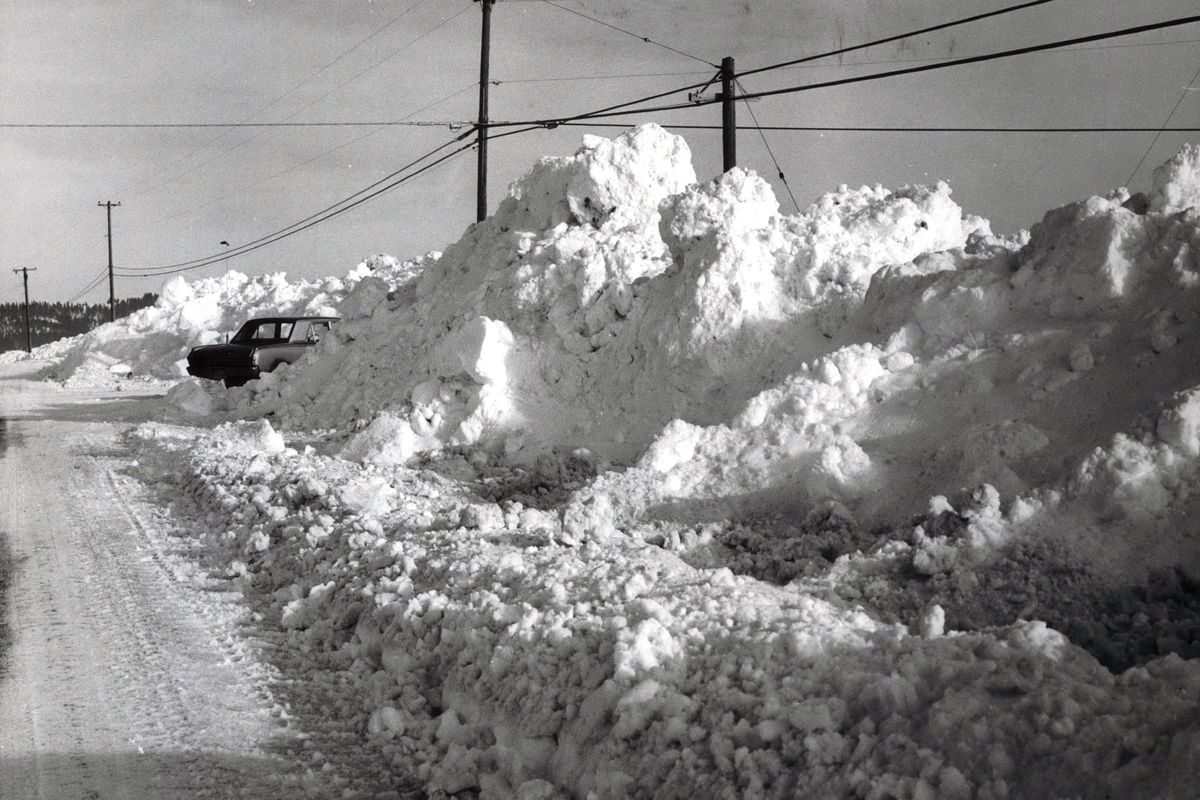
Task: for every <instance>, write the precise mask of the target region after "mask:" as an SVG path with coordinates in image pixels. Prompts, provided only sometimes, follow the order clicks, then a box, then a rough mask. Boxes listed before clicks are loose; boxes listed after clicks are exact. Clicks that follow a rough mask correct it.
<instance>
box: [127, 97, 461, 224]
mask: <svg viewBox="0 0 1200 800" xmlns="http://www.w3.org/2000/svg"><path fill="white" fill-rule="evenodd" d="M474 88H475V84H474V83H471V84H468V85H467V86H465V87H463V88H462V89H459V90H458V91H456V92H454V93H452V94H448V95H446V96H445V97H442V98H440V99H438V100H434V101H433V102H432V103H427V104H425V105H424V106H422V107H420V108H418V109H417V110H416V111H413V112H412V114H410V115H409V116H415V115H416V114H420V113H421V112H422V111H426V110H428V109H430V108H433V107H434V106H436V105H439V104H441V103H444V102H446V101H448V100H453V99H454V98H455V97H458V96H459V95H461V94H463V93H464V92H466V91H469V90H471V89H474ZM382 130H384V127H382V126H381V127H376V128H375V129H374V130H371V131H368V132H367V133H364V134H361V135H359V136H355V137H354V138H353V139H351V140H349V141H347V142H342V143H341V144H339V145H337V146H336V147H331V148H329V149H328V150H325V151H324V152H321V153H318V154H317V155H315V156H313V157H312V158H309V159H306V160H305V161H301V162H300V163H298V164H293V165H292V166H290V167H287V168H286V169H282V170H280V171H279V172H276V173H274V174H273V175H268V176H267V177H265V178H263V179H262V180H259V181H255V182H254V183H249V184H246V185H244V186H240V187H238V188H237V189H234V190H233V191H231V192H228V193H227V194H224V195H221V196H220V197H217V198H215V199H213V200H209V201H208V202H206V203H201V204H200V205H197V206H191V207H189V208H185V209H183V210H182V211H178V212H176V213H174V214H169V215H167V216H163V217H158V218H157V219H153V220H151V221H150V222H148V223H146V224H147V225H154V224H157V223H159V222H166V221H167V220H172V219H177V218H179V217H182V216H183V215H185V214H191V213H194V212H196V211H199V210H200V209H202V208H208V207H209V206H212V205H215V204H216V203H220V202H221V201H223V200H228V199H229V198H230V197H233V196H235V195H238V194H241V193H242V192H245V191H248V190H250V189H254V188H257V187H259V186H262V185H263V184H265V183H269V182H270V181H273V180H275V179H276V178H279V177H282V176H284V175H287V174H288V173H290V172H295V171H296V170H298V169H300V168H302V167H306V166H308V165H309V164H311V163H313V162H314V161H318V160H319V159H322V158H324V157H325V156H327V155H329V154H331V153H336V152H337V151H338V150H341V149H343V148H345V147H349V146H350V145H352V144H355V143H357V142H361V141H362V140H364V139H367V138H370V137H371V136H374V135H375V134H377V133H379V132H380V131H382Z"/></svg>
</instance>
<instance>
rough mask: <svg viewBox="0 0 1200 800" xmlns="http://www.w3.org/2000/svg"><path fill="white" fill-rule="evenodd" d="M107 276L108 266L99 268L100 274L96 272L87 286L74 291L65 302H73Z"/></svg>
mask: <svg viewBox="0 0 1200 800" xmlns="http://www.w3.org/2000/svg"><path fill="white" fill-rule="evenodd" d="M107 276H108V267H105V268H104V269H102V270H100V274H98V275H97V276H96V277H95V278H93V279H92V280H91V282H90V283H88V285H87V286H85V287H84V288H83V289H81V290H80V291H78V292H76V293H75V295H74V296H73V297H72V298H71V299H70V300H68V301H67V303H68V304H70V303H74V302H75V301H76V300H78V299H79V298H81V297H83V296H84V295H85V294H87V293H88V292H90V291H91V290H92V289H95V288H96V287H97V286H99V285H100V284H101V283H102V282H103V281H104V279H105V278H106V277H107Z"/></svg>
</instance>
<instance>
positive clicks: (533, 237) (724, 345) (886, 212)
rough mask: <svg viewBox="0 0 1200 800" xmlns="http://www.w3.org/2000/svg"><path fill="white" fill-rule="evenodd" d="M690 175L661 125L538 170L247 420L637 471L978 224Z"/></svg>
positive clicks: (884, 201)
mask: <svg viewBox="0 0 1200 800" xmlns="http://www.w3.org/2000/svg"><path fill="white" fill-rule="evenodd" d="M694 181H695V175H694V173H693V171H692V168H691V165H690V157H689V153H688V150H687V147H686V145H685V144H684V143H683V140H682V139H680V138H678V137H675V136H672V135H669V134H667V133H666V132H665V131H663V130H662V129H660V128H658V127H657V126H654V125H645V126H642V127H640V128H637V129H635V130H633V131H631V132H629V133H627V134H625V135H623V136H621V137H618V138H617V139H615V140H612V141H609V140H603V139H599V138H595V137H588V138H586V139H585V141H584V145H583V147H582V148H581V149H580V151H579V152H578V153H577V154H576V155H575V156H573V157H571V158H554V159H544V160H543V161H542V162H540V163H539V164H538V165H537V166H536V167H535V168H534V169H533V170H532V171H531V172H530V173H529V174H528V175H526V176H525V177H524V178H523V179H522V180H520V181H518V182H517V183H516V184H515V185H514V186H513V187H512V189H511V192H510V196H509V197H508V198H507V199H505V200H504V201H503V202H502V203H501V205H500V207H499V209H498V211H497V213H496V214H495V216H493V217H490V218H489V219H487V220H486V221H484V222H482V223H480V224H478V225H476V226H473V227H472V228H471V229H470V230H469V231H468V232H467V234H466V235H465V236H464V237H463V238H462V240H460V241H459V242H457V243H456V244H454V245H452V246H451V247H449V248H448V249H447V250H446V252H445V254H444V256H443V257H442V258H441V259H440V260H439V261H438V262H437V263H435V264H430V265H429V266H428V267H427V268H426V269H425V271H424V272H423V273H422V274H421V277H420V279H419V281H418V282H417V283H416V286H415V292H414V294H413V296H412V297H411V299H410V301H409V302H407V303H405V302H397V303H394V304H393V305H392V307H391V309H390V310H389V312H387V313H379V314H375V315H374V316H372V317H371V318H369V319H367V320H364V321H363V322H362V323H361V324H360V325H358V326H351V327H350V328H348V329H343V330H344V331H348V333H349V335H350V336H352V337H353V338H354V340H355V341H354V345H353V346H352V347H344V348H338V349H339V352H338V358H337V359H336V360H333V359H330V360H328V361H327V362H326V367H325V368H324V369H322V368H317V369H309V370H305V371H304V372H302V373H300V372H292V373H291V374H289V376H288V379H287V380H285V381H282V382H278V383H276V382H271V383H270V384H268V385H267V386H265V387H264V386H259V387H255V388H257V389H259V391H258V392H257V393H256V394H251V395H250V396H248V397H246V398H245V399H244V400H243V402H242V405H241V413H242V414H254V413H259V414H261V413H266V412H267V411H271V412H273V413H276V414H278V415H279V417H280V418H281V419H283V420H285V421H286V424H288V425H292V426H300V427H304V426H308V427H325V426H328V425H335V426H344V425H347V424H358V425H360V426H361V425H367V424H371V427H370V428H368V430H367V432H366V433H365V434H364V435H365V436H366V437H368V438H369V440H370V441H369V443H354V444H352V445H351V447H350V450H349V452H350V453H352V454H354V455H355V456H356V457H359V458H365V459H367V460H370V459H371V458H372V457H373V455H372V454H373V453H375V452H377V451H378V452H386V453H387V455H386V456H384V457H385V458H387V459H389V460H391V459H394V458H396V457H398V456H411V455H413V454H414V453H418V452H421V451H427V450H436V449H438V448H440V447H442V446H444V445H447V444H450V445H482V446H486V447H489V448H492V449H495V450H505V451H506V452H507V453H508V454H509V455H510V456H511V457H520V456H523V457H524V458H525V459H526V460H527V461H530V462H532V461H533V460H534V459H535V458H536V456H537V455H539V454H542V453H544V452H546V451H548V450H553V449H559V450H567V451H569V450H572V449H575V448H578V447H586V448H588V449H589V450H591V451H592V452H594V453H596V454H598V455H600V456H602V457H605V458H616V459H630V458H633V457H634V456H636V455H637V454H639V453H640V452H641V451H642V450H643V449H644V447H645V446H646V444H647V443H648V442H649V441H650V440H651V439H652V438H653V437H654V436H655V435H656V434H657V433H658V431H659V430H660V429H661V428H662V426H663V425H664V424H666V423H667V422H669V421H670V420H671V419H675V418H680V419H685V420H688V421H690V422H694V423H699V424H711V423H715V422H720V421H724V420H726V419H728V418H729V417H730V416H731V415H732V414H733V413H735V412H736V411H737V410H738V409H739V408H741V406H742V405H744V404H745V402H746V401H747V400H748V399H749V398H751V397H752V396H753V395H754V394H755V393H757V392H758V391H761V390H763V389H765V388H767V387H769V386H771V385H773V384H774V383H776V382H777V381H778V380H779V379H780V378H781V377H782V376H784V375H787V374H789V373H791V372H793V371H795V370H796V369H798V368H800V367H801V365H802V364H804V363H805V362H806V361H808V360H810V359H812V358H815V357H818V356H820V355H823V354H825V353H827V352H829V351H831V350H833V349H834V348H835V346H836V345H835V343H834V341H832V339H831V337H836V336H837V335H838V334H839V333H840V332H841V330H842V328H843V327H844V325H845V322H846V315H847V313H848V311H849V309H851V308H853V307H854V306H855V305H856V304H857V302H858V301H860V300H861V297H862V294H863V292H865V290H866V288H867V286H868V284H869V281H870V278H871V275H872V273H873V272H874V271H875V270H877V269H879V268H880V267H881V266H884V265H887V264H892V263H903V262H906V261H909V260H911V259H913V258H916V257H917V256H919V255H922V254H924V253H928V252H935V251H941V250H945V249H947V248H952V247H957V246H960V245H962V244H963V243H964V242H965V240H966V238H967V236H968V234H970V233H971V232H973V231H975V230H976V229H977V228H984V229H985V230H986V224H985V223H983V222H982V221H980V220H969V221H964V220H963V219H962V215H961V212H960V210H959V209H958V207H957V206H956V205H955V204H954V203H953V202H952V201H951V200H950V196H949V195H950V190H949V188H948V187H946V186H945V185H944V184H941V185H938V186H937V187H934V188H932V189H927V188H923V187H913V188H909V189H905V190H902V191H896V192H892V191H887V190H884V189H882V188H879V187H876V188H874V189H871V188H863V189H859V190H849V189H843V190H841V191H839V192H837V193H835V194H833V195H829V196H827V197H825V198H822V200H821V201H819V202H818V203H817V204H816V205H814V206H813V208H811V209H810V210H809V211H808V212H806V213H805V214H803V215H799V216H795V217H784V216H780V215H779V214H778V205H777V203H776V200H775V198H774V196H773V194H772V192H771V189H770V187H769V186H768V185H767V183H766V182H765V181H763V180H762V179H761V178H759V177H758V176H756V175H754V174H753V173H750V172H747V171H745V170H734V171H732V172H730V173H728V174H726V175H724V176H722V177H721V178H719V179H717V180H716V181H712V182H710V183H707V184H703V185H697V184H695V182H694ZM344 335H345V334H344ZM331 346H335V347H336V346H337V345H336V344H331ZM335 365H336V366H335ZM335 369H336V371H337V376H338V378H337V379H336V380H335V379H334V377H333V371H334V370H335ZM253 391H254V390H253V389H252V390H251V392H253ZM380 426H382V427H383V428H385V429H386V431H387V434H386V437H383V435H382V434H381V432H380V430H379V429H378V428H379V427H380ZM381 438H387V439H389V440H390V441H392V442H403V443H404V444H403V446H402V447H401V448H400V449H399V450H397V449H396V448H394V447H385V446H383V445H382V443H381V441H380V440H381Z"/></svg>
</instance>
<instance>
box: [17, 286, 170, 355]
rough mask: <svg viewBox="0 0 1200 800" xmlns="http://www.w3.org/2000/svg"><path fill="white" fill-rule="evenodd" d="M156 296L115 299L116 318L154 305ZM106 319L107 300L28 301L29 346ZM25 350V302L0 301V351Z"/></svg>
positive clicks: (76, 333)
mask: <svg viewBox="0 0 1200 800" xmlns="http://www.w3.org/2000/svg"><path fill="white" fill-rule="evenodd" d="M157 301H158V295H157V294H154V293H152V292H147V293H146V294H144V295H142V296H141V297H127V298H124V299H119V300H117V302H116V312H117V318H118V319H120V318H121V317H125V316H128V315H130V314H132V313H133V312H135V311H137V310H138V309H142V308H146V307H147V306H152V305H154V303H155V302H157ZM106 322H108V303H63V302H56V303H44V302H32V303H30V304H29V331H30V336H31V338H32V339H33V346H34V347H37V346H38V345H43V344H47V343H49V342H53V341H56V340H58V339H64V338H66V337H68V336H77V335H79V334H81V333H87V332H88V331H90V330H91V329H92V328H95V327H97V326H99V325H103V324H104V323H106ZM24 349H25V304H24V303H0V352H4V351H6V350H24Z"/></svg>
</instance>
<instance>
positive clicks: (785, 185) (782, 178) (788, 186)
mask: <svg viewBox="0 0 1200 800" xmlns="http://www.w3.org/2000/svg"><path fill="white" fill-rule="evenodd" d="M733 82H734V84H735V85H736V86H737V87H738V91H739V92H741V91H743V89H742V82H741V81H739V80H737V79H736V78H734V81H733ZM745 106H746V110H747V111H749V112H750V119H751V120H752V121H753V122H754V127H755V129H757V130H758V135H759V137H760V138H762V143H763V147H765V148H766V149H767V155H768V156H770V157H771V163H772V164H774V165H775V172H776V174H778V175H779V180H780V181H781V182H782V183H783V188H784V189H787V193H788V197H790V198H792V205H793V206H795V207H796V210H797V211H799V210H800V204H799V203H797V202H796V195H794V194H792V187H791V184H789V183H788V180H787V177H786V176H785V175H784V174H783V168H782V167H781V166H779V159H777V158H775V152H774V151H773V150H772V149H771V143H770V142H768V141H767V135H766V133H764V132H763V129H762V126H761V125H759V124H758V116H757V115H756V114H755V113H754V106H752V105H750V103H749V102H748V101H747V102H746V103H745Z"/></svg>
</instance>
